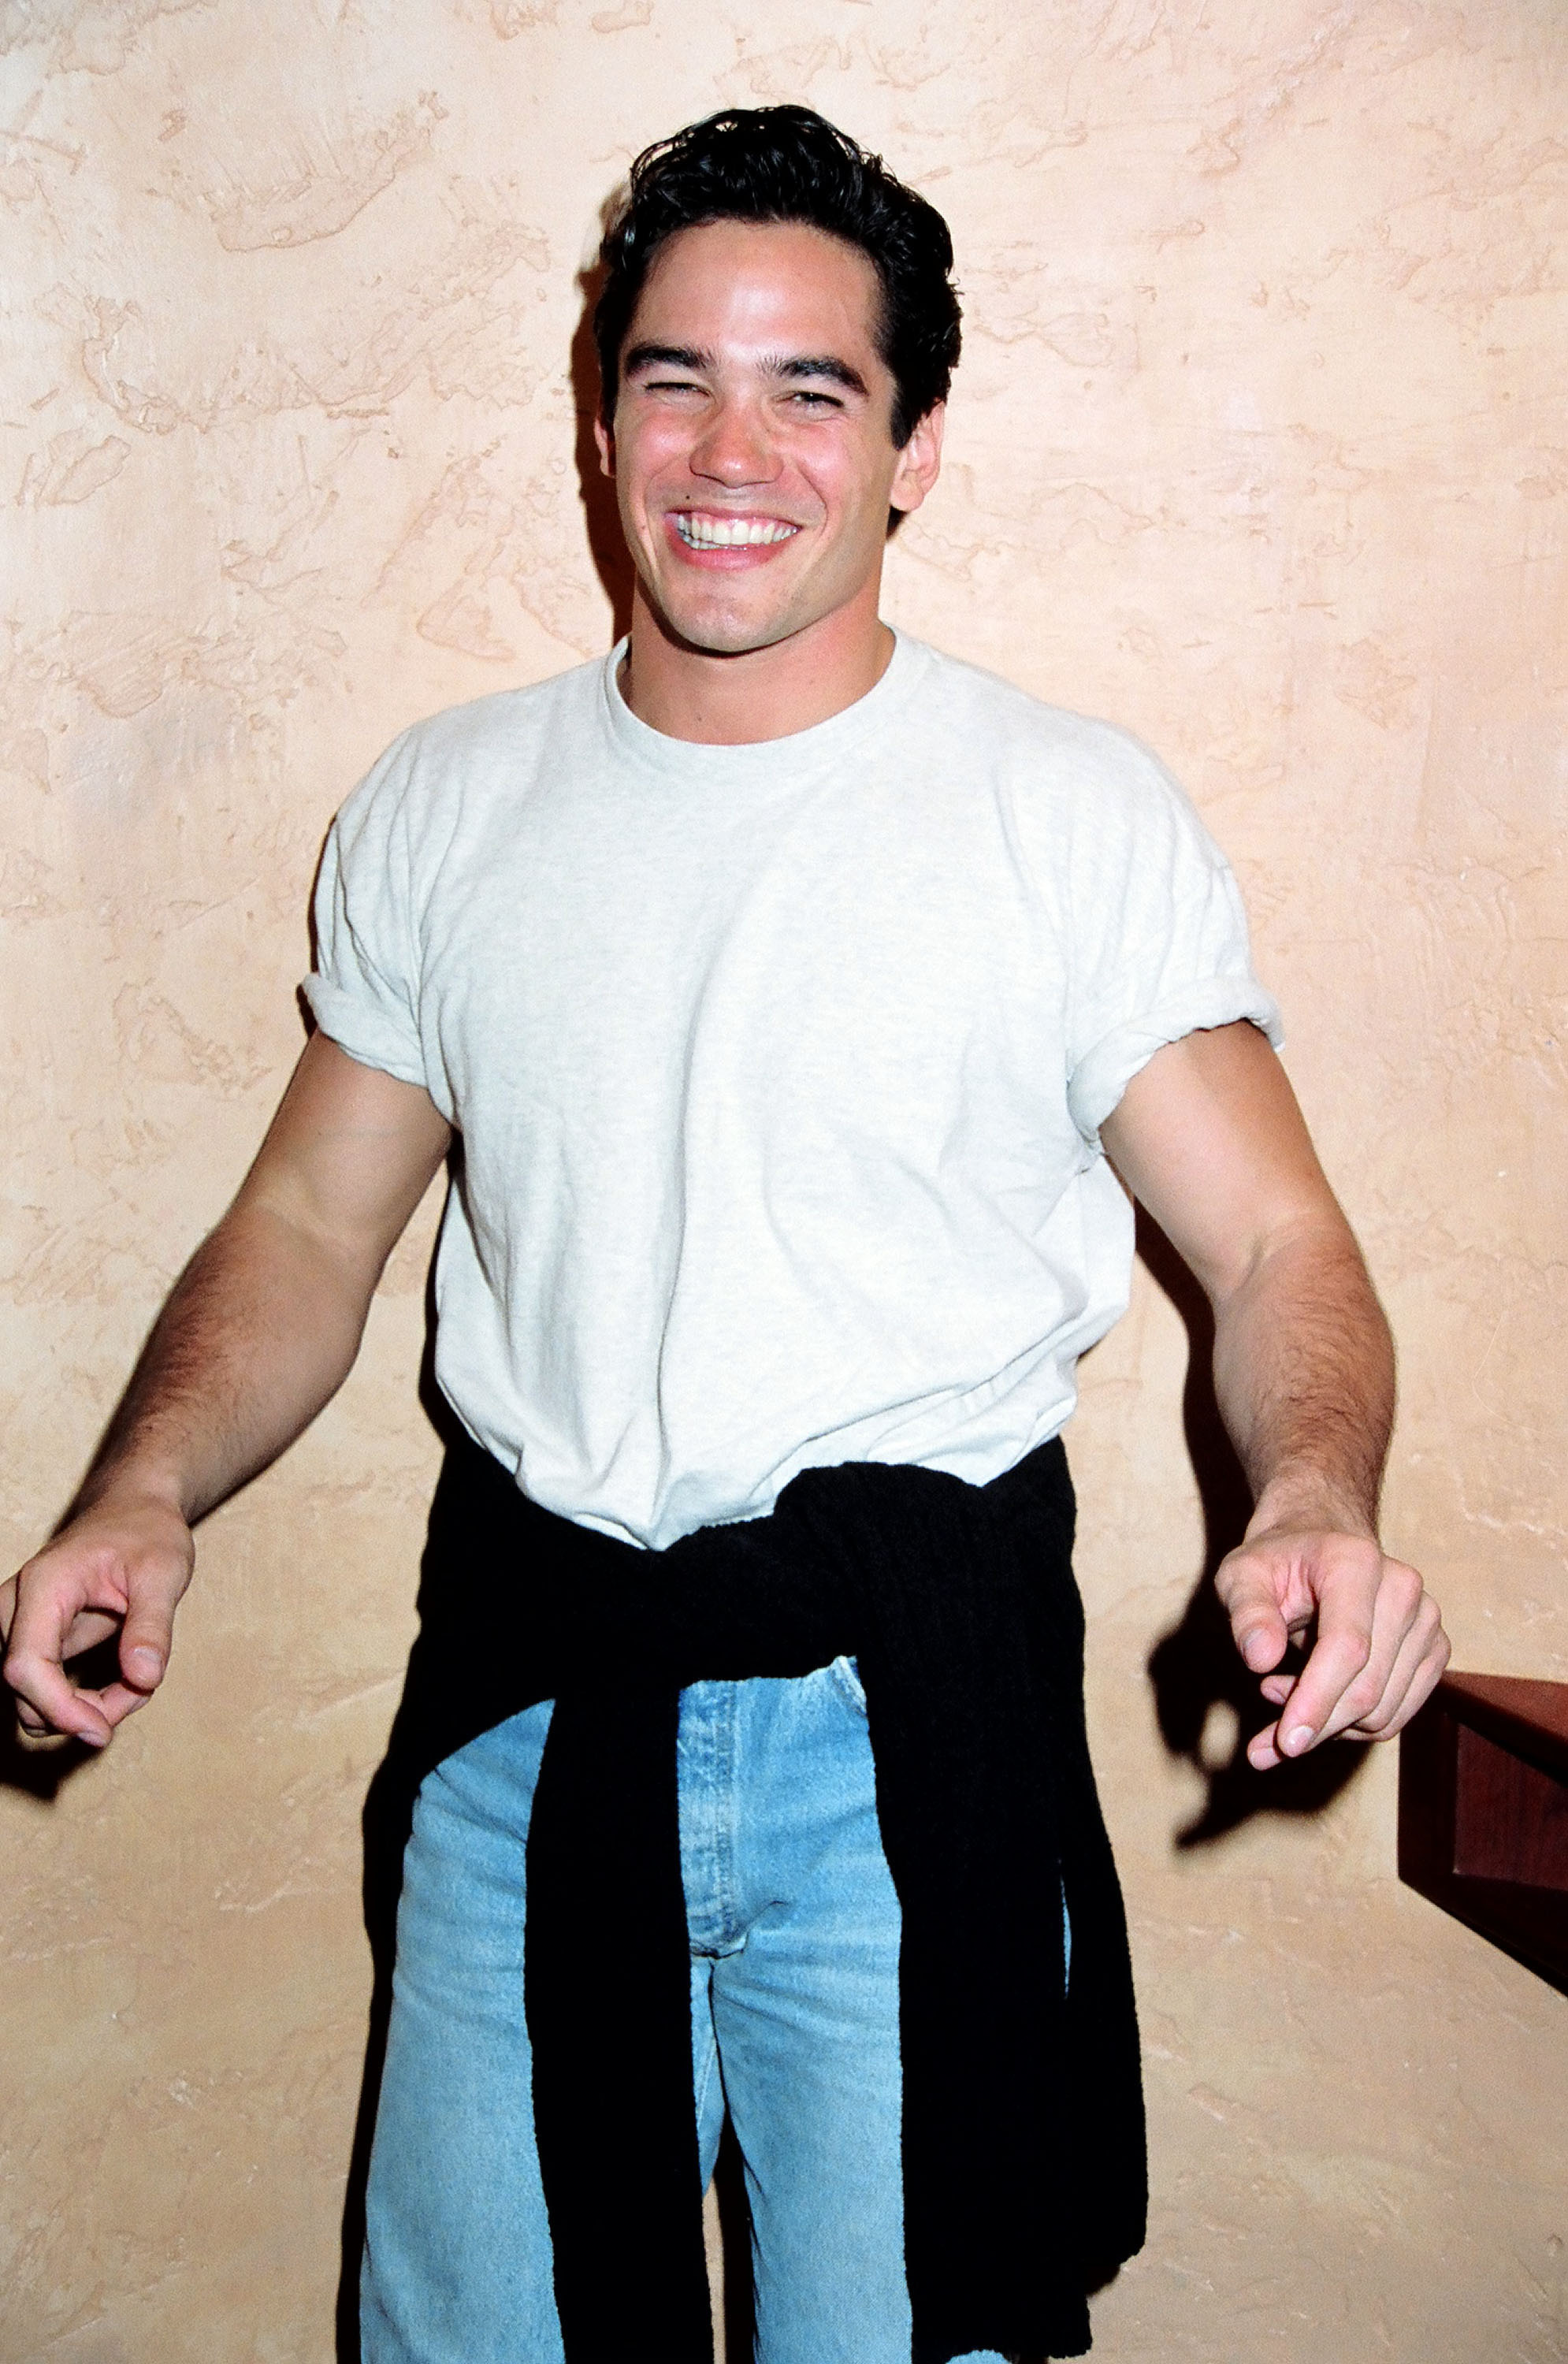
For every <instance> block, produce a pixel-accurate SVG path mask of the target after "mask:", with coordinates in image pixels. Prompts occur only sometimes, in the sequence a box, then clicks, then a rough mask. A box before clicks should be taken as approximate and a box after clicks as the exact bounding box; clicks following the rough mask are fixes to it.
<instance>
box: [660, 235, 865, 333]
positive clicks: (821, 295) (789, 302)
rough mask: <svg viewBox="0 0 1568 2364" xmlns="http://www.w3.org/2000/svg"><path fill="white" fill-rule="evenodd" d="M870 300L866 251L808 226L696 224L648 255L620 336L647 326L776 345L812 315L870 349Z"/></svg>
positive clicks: (663, 331)
mask: <svg viewBox="0 0 1568 2364" xmlns="http://www.w3.org/2000/svg"><path fill="white" fill-rule="evenodd" d="M879 302H880V287H879V284H878V280H877V274H876V269H875V266H874V264H873V262H872V261H871V259H870V257H869V256H868V255H866V254H864V253H862V251H861V250H860V248H859V247H856V246H851V244H850V243H849V242H848V240H844V239H840V238H835V237H833V236H832V234H831V233H830V232H829V231H827V230H821V229H817V228H816V227H815V226H814V225H812V224H811V223H808V222H748V221H730V220H723V221H716V222H699V223H696V224H695V225H694V226H693V227H692V228H691V229H681V230H676V231H674V232H673V235H672V236H671V237H669V238H667V239H666V240H664V241H663V242H662V245H661V246H660V247H659V249H658V250H657V251H656V252H655V254H654V256H653V258H652V260H651V262H650V264H649V268H648V276H647V278H646V279H645V280H644V282H643V284H642V287H641V289H640V291H639V296H638V300H637V307H636V309H635V311H634V313H633V315H632V318H631V321H630V323H629V324H628V332H627V333H628V342H630V343H635V342H638V341H640V340H642V339H643V338H645V337H646V336H647V335H649V333H650V332H651V329H653V328H654V327H655V326H657V328H658V332H659V338H660V340H661V341H679V342H680V343H682V344H697V343H703V344H706V343H710V342H711V341H712V334H713V333H722V334H724V335H725V336H726V337H727V338H730V339H737V340H742V341H755V342H757V343H759V344H766V345H769V346H770V347H776V348H782V347H786V346H789V345H792V344H794V343H795V341H796V339H795V337H794V336H793V335H792V334H790V333H788V332H789V331H790V330H792V329H794V328H795V327H796V326H798V327H799V328H800V329H805V328H806V326H807V325H808V324H809V323H810V322H811V321H812V320H813V319H816V320H819V321H821V322H824V323H831V324H832V326H833V327H834V328H835V329H837V330H838V332H839V335H840V339H841V338H842V337H843V335H844V334H846V333H850V334H853V335H855V336H856V337H858V338H859V339H860V340H862V342H863V343H864V344H865V345H867V346H870V347H872V348H873V349H874V346H875V341H876V333H875V324H876V312H877V307H878V305H879ZM667 330H668V331H671V332H672V333H671V334H670V335H669V336H667V335H666V331H667ZM781 331H784V334H783V336H782V338H781ZM813 341H815V340H811V339H809V338H808V339H807V343H808V344H809V343H811V342H813Z"/></svg>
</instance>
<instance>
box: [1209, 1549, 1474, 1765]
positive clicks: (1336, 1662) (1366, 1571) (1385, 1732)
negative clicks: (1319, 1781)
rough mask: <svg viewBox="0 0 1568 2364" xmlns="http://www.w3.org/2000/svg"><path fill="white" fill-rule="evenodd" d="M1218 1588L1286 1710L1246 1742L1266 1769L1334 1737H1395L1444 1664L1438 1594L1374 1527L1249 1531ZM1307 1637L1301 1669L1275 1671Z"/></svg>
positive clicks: (1243, 1649)
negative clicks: (1389, 1552) (1394, 1555)
mask: <svg viewBox="0 0 1568 2364" xmlns="http://www.w3.org/2000/svg"><path fill="white" fill-rule="evenodd" d="M1215 1589H1216V1590H1217V1591H1218V1595H1219V1598H1220V1600H1221V1601H1222V1603H1223V1604H1224V1607H1225V1610H1226V1612H1227V1614H1228V1615H1229V1619H1230V1630H1231V1632H1232V1634H1234V1635H1235V1637H1236V1646H1237V1648H1238V1649H1239V1650H1240V1653H1241V1656H1242V1657H1243V1658H1244V1659H1245V1660H1246V1662H1247V1664H1248V1666H1249V1667H1251V1669H1252V1671H1253V1673H1254V1674H1257V1675H1262V1677H1263V1678H1264V1679H1263V1681H1262V1685H1261V1689H1262V1694H1263V1697H1264V1698H1265V1699H1266V1700H1267V1701H1268V1702H1269V1704H1270V1706H1271V1707H1273V1708H1276V1709H1278V1710H1279V1711H1280V1712H1279V1714H1278V1716H1277V1718H1276V1720H1275V1721H1274V1723H1271V1724H1269V1725H1268V1726H1267V1727H1266V1728H1265V1729H1264V1730H1263V1731H1262V1732H1260V1733H1257V1734H1254V1735H1253V1737H1252V1739H1251V1741H1250V1742H1249V1743H1248V1745H1247V1756H1248V1760H1249V1762H1250V1763H1251V1765H1253V1766H1254V1767H1256V1768H1257V1770H1258V1771H1259V1772H1263V1771H1266V1770H1267V1769H1268V1767H1271V1766H1273V1765H1278V1764H1279V1763H1280V1762H1281V1760H1282V1758H1284V1757H1287V1756H1303V1755H1305V1753H1306V1752H1307V1749H1309V1748H1315V1747H1317V1745H1318V1743H1319V1742H1320V1741H1324V1740H1330V1739H1332V1738H1333V1737H1334V1736H1335V1734H1340V1733H1342V1734H1347V1735H1348V1736H1349V1737H1350V1738H1351V1739H1352V1740H1388V1739H1391V1738H1392V1737H1393V1735H1394V1734H1395V1733H1396V1732H1397V1731H1398V1730H1399V1729H1400V1727H1401V1725H1403V1724H1406V1723H1408V1722H1409V1720H1410V1718H1411V1717H1412V1716H1413V1715H1414V1714H1415V1712H1416V1711H1417V1709H1418V1707H1419V1706H1420V1705H1421V1703H1422V1701H1424V1700H1425V1699H1426V1698H1427V1697H1428V1696H1429V1693H1430V1692H1431V1691H1432V1689H1434V1688H1435V1686H1436V1684H1437V1680H1438V1678H1439V1676H1440V1674H1441V1673H1442V1670H1443V1668H1444V1667H1446V1666H1447V1664H1448V1659H1449V1644H1448V1636H1447V1634H1445V1633H1444V1632H1443V1629H1442V1618H1441V1612H1440V1610H1439V1608H1438V1605H1437V1602H1436V1601H1435V1600H1433V1599H1432V1597H1431V1595H1430V1593H1429V1592H1428V1591H1427V1590H1426V1589H1425V1587H1424V1586H1423V1585H1422V1582H1421V1579H1420V1578H1419V1577H1418V1575H1417V1573H1416V1571H1415V1569H1414V1568H1413V1567H1406V1565H1405V1563H1404V1562H1403V1561H1402V1560H1397V1559H1389V1558H1388V1557H1386V1556H1385V1554H1384V1553H1383V1551H1381V1550H1380V1548H1379V1547H1378V1544H1377V1542H1376V1539H1375V1538H1374V1537H1373V1536H1371V1535H1366V1534H1353V1533H1352V1534H1344V1533H1334V1532H1332V1531H1329V1530H1322V1529H1312V1528H1305V1527H1290V1526H1271V1527H1264V1528H1263V1529H1262V1531H1260V1532H1257V1533H1251V1532H1250V1533H1248V1536H1247V1539H1246V1541H1245V1542H1244V1543H1242V1544H1240V1545H1239V1546H1238V1548H1237V1549H1236V1550H1235V1551H1233V1552H1231V1553H1230V1554H1229V1556H1227V1557H1226V1558H1225V1559H1224V1560H1223V1561H1221V1563H1220V1567H1219V1570H1218V1575H1217V1576H1216V1578H1215ZM1314 1627H1315V1628H1316V1632H1315V1633H1314V1632H1313V1629H1314ZM1308 1634H1311V1635H1312V1645H1311V1652H1310V1655H1309V1656H1308V1658H1307V1664H1306V1666H1305V1667H1303V1668H1302V1670H1301V1672H1300V1674H1299V1675H1296V1676H1294V1677H1293V1676H1291V1675H1288V1674H1275V1673H1273V1671H1272V1669H1273V1668H1274V1667H1277V1666H1278V1665H1279V1662H1280V1660H1281V1659H1282V1658H1283V1657H1284V1654H1285V1649H1286V1646H1287V1645H1288V1644H1289V1643H1290V1642H1293V1641H1294V1642H1303V1643H1305V1641H1306V1640H1307V1636H1308Z"/></svg>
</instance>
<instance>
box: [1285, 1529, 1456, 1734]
mask: <svg viewBox="0 0 1568 2364" xmlns="http://www.w3.org/2000/svg"><path fill="white" fill-rule="evenodd" d="M1314 1573H1315V1578H1316V1580H1315V1583H1314V1588H1313V1589H1314V1590H1315V1591H1316V1593H1317V1596H1318V1629H1317V1635H1316V1639H1315V1640H1314V1642H1313V1645H1312V1650H1311V1653H1310V1655H1309V1656H1308V1658H1307V1664H1306V1666H1305V1667H1303V1668H1302V1670H1301V1673H1300V1676H1299V1677H1298V1678H1297V1680H1296V1689H1294V1690H1293V1691H1292V1693H1291V1695H1290V1697H1289V1699H1288V1700H1287V1701H1285V1703H1284V1710H1283V1712H1282V1713H1281V1716H1280V1720H1279V1732H1280V1737H1279V1746H1280V1750H1281V1752H1282V1754H1283V1755H1284V1756H1302V1755H1303V1754H1304V1753H1305V1752H1306V1751H1307V1749H1308V1748H1311V1747H1313V1746H1315V1745H1316V1744H1317V1743H1318V1741H1320V1740H1327V1739H1329V1738H1330V1737H1331V1736H1332V1735H1333V1734H1335V1733H1338V1732H1343V1731H1345V1730H1347V1729H1348V1728H1349V1726H1350V1725H1351V1724H1352V1723H1354V1722H1355V1721H1356V1718H1357V1717H1358V1716H1359V1715H1361V1714H1362V1713H1363V1712H1365V1711H1366V1710H1368V1709H1369V1708H1371V1707H1372V1706H1373V1704H1374V1703H1375V1701H1377V1700H1378V1699H1380V1698H1381V1697H1382V1694H1383V1689H1384V1685H1385V1682H1386V1681H1387V1679H1388V1676H1389V1673H1390V1670H1391V1669H1392V1667H1393V1665H1394V1660H1395V1657H1396V1655H1397V1653H1398V1648H1399V1644H1400V1641H1401V1640H1402V1639H1403V1636H1404V1633H1405V1630H1406V1627H1407V1623H1408V1622H1409V1618H1410V1616H1411V1615H1412V1614H1413V1613H1414V1610H1415V1607H1416V1604H1417V1601H1418V1600H1419V1597H1420V1585H1421V1579H1420V1578H1419V1577H1418V1576H1417V1575H1416V1572H1415V1570H1414V1569H1413V1568H1406V1567H1401V1566H1400V1563H1399V1562H1397V1561H1396V1560H1385V1558H1384V1556H1383V1555H1382V1553H1381V1552H1380V1551H1379V1550H1378V1549H1377V1546H1376V1545H1375V1544H1365V1543H1362V1542H1360V1541H1359V1540H1358V1541H1356V1542H1354V1543H1351V1544H1345V1545H1343V1546H1342V1547H1340V1548H1339V1549H1337V1550H1335V1551H1334V1552H1333V1553H1332V1554H1331V1555H1330V1556H1326V1563H1325V1564H1324V1565H1321V1566H1320V1567H1318V1569H1317V1570H1315V1572H1314Z"/></svg>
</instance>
